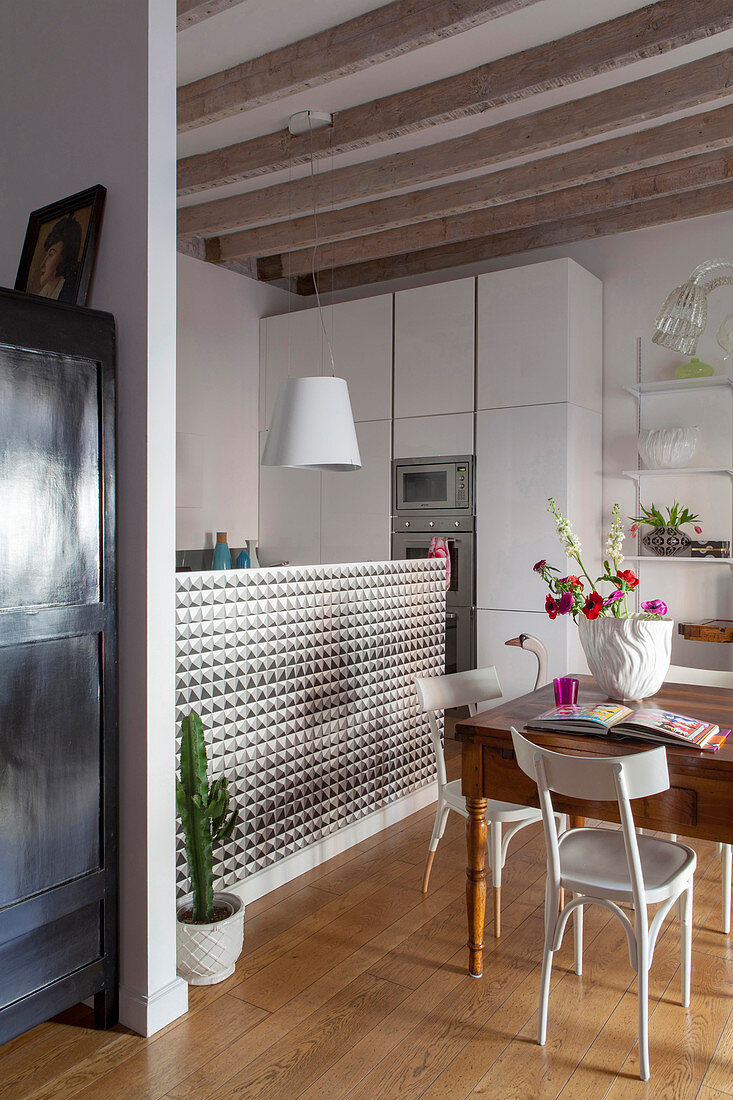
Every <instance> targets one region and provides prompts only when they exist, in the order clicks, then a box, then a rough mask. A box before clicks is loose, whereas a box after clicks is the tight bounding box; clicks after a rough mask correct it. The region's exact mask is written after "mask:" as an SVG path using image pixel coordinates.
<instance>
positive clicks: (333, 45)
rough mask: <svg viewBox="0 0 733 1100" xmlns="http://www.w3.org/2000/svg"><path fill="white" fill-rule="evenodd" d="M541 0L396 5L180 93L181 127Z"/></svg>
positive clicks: (412, 0)
mask: <svg viewBox="0 0 733 1100" xmlns="http://www.w3.org/2000/svg"><path fill="white" fill-rule="evenodd" d="M537 2H538V0H461V2H460V3H456V2H455V0H392V3H390V4H385V5H384V6H383V7H380V8H375V9H374V10H373V11H369V12H366V13H365V14H364V15H360V16H357V17H356V18H355V19H349V20H348V21H347V22H346V23H339V24H338V25H337V26H335V27H332V28H329V30H327V31H322V32H321V33H320V34H314V35H311V36H310V38H305V39H303V40H302V41H300V42H292V43H290V44H289V45H287V46H282V47H281V48H280V49H278V50H273V51H272V52H271V53H268V54H263V55H262V56H261V57H255V58H252V59H251V60H249V61H243V62H242V63H241V64H240V65H234V66H233V67H232V68H229V69H226V70H225V71H224V72H220V73H214V74H213V75H212V76H206V77H203V78H202V79H201V80H196V81H193V83H191V84H185V85H184V86H183V87H182V88H179V91H178V128H179V130H191V129H194V128H195V127H196V126H203V125H204V124H205V123H207V122H216V121H218V120H219V119H222V118H228V117H229V116H230V115H234V114H237V113H238V112H240V111H249V110H252V108H253V107H259V106H261V105H262V104H263V103H269V102H271V101H272V100H275V99H282V98H284V97H285V96H288V95H292V94H293V93H295V92H300V91H303V90H304V89H305V88H317V87H318V86H319V85H321V84H327V83H329V82H330V81H332V80H336V79H338V78H339V77H342V76H347V75H348V74H349V73H356V72H359V70H361V69H366V68H368V67H369V66H370V65H375V64H377V63H378V62H380V61H386V60H387V59H388V58H392V57H399V56H400V54H404V53H408V52H409V51H410V50H416V49H419V48H420V47H421V46H426V45H428V44H429V43H430V42H435V41H437V40H438V39H440V38H448V37H450V36H451V35H454V34H460V33H461V31H465V30H469V29H470V28H471V27H476V26H479V24H481V23H485V22H488V20H490V19H496V18H498V17H499V16H502V15H506V14H507V13H509V12H512V11H517V10H518V9H519V8H525V7H529V6H530V5H531V4H536V3H537Z"/></svg>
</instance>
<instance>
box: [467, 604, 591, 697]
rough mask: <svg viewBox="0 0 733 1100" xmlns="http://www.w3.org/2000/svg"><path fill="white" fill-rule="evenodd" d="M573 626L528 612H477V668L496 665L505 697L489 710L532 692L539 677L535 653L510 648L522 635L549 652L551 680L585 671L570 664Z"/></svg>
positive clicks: (516, 647)
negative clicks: (531, 637) (528, 636)
mask: <svg viewBox="0 0 733 1100" xmlns="http://www.w3.org/2000/svg"><path fill="white" fill-rule="evenodd" d="M575 629H576V628H575V626H574V625H573V623H572V622H571V623H568V622H567V620H564V621H561V620H560V619H555V620H554V621H553V620H551V619H549V618H548V617H547V615H545V614H544V613H539V612H528V611H483V610H479V611H477V612H476V653H477V661H476V663H477V667H478V668H485V667H486V666H487V665H493V666H494V667H495V668H496V671H497V673H498V676H499V683H500V684H501V691H502V697H501V699H497V700H495V701H494V702H492V703H489V704H488V706H487V709H488V708H490V707H495V706H499V704H500V703H502V702H505V701H506V700H508V699H516V698H517V697H518V696H520V695H526V694H527V692H528V691H532V689H533V688H534V685H535V680H536V677H537V659H536V657H535V655H534V654H533V653H529V652H527V651H525V650H522V649H520V648H519V647H518V646H508V645H506V644H505V643H506V642H507V641H508V640H509V638H516V637H518V636H519V635H520V634H533V635H534V636H535V637H536V638H539V640H540V641H541V642H543V643H544V645H545V647H546V648H547V653H548V671H547V676H548V680H551V679H552V678H553V677H554V676H566V675H567V674H568V672H569V671H573V672H576V671H582V670H581V669H578V668H576V667H575V666H574V665H573V666H571V665H570V664H569V663H568V660H569V658H568V639H569V634H570V631H571V630H575Z"/></svg>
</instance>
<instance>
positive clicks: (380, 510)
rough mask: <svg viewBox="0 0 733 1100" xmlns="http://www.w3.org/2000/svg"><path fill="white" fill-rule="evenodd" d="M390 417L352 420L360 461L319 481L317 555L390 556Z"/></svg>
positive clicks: (341, 558)
mask: <svg viewBox="0 0 733 1100" xmlns="http://www.w3.org/2000/svg"><path fill="white" fill-rule="evenodd" d="M390 427H391V425H390V422H389V421H388V420H372V421H367V422H366V423H362V424H357V425H356V435H357V439H358V440H359V451H360V453H361V461H362V467H361V469H360V470H356V471H354V472H353V473H327V474H323V475H322V483H321V561H323V562H349V561H386V560H387V559H388V558H389V556H390V553H389V541H390V536H389V521H390V508H389V503H390Z"/></svg>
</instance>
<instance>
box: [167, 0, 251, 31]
mask: <svg viewBox="0 0 733 1100" xmlns="http://www.w3.org/2000/svg"><path fill="white" fill-rule="evenodd" d="M241 3H242V0H178V18H177V19H176V27H177V29H178V30H179V31H182V30H185V29H186V27H193V26H194V24H196V23H202V22H203V20H204V19H209V18H210V17H211V16H212V15H219V14H220V13H221V12H223V11H229V8H235V7H236V6H237V4H241Z"/></svg>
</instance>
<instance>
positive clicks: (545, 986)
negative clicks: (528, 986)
mask: <svg viewBox="0 0 733 1100" xmlns="http://www.w3.org/2000/svg"><path fill="white" fill-rule="evenodd" d="M554 932H555V924H554V922H553V924H552V927H551V928H548V929H546V930H545V946H544V949H543V952H542V977H541V978H540V1009H539V1015H538V1017H537V1042H538V1043H539V1045H540V1046H541V1047H543V1046H544V1045H545V1040H546V1038H547V1009H548V1002H549V999H550V978H551V976H552V954H553V953H552V949H551V944H552V937H553V935H554Z"/></svg>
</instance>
